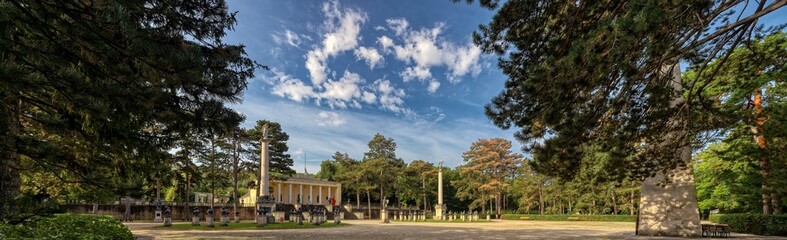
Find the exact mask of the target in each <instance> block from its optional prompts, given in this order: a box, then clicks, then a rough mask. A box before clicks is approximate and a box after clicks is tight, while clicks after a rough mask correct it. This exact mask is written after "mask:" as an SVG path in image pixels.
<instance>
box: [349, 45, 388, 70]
mask: <svg viewBox="0 0 787 240" xmlns="http://www.w3.org/2000/svg"><path fill="white" fill-rule="evenodd" d="M355 56H356V57H358V60H362V59H363V60H364V61H366V64H368V65H369V68H371V69H374V67H375V66H376V65H377V64H378V63H380V62H381V61H383V55H380V53H379V52H377V49H374V48H367V47H359V48H358V49H356V50H355Z"/></svg>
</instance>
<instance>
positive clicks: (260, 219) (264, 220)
mask: <svg viewBox="0 0 787 240" xmlns="http://www.w3.org/2000/svg"><path fill="white" fill-rule="evenodd" d="M266 225H268V216H265V215H257V227H264V226H266Z"/></svg>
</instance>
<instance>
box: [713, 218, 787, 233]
mask: <svg viewBox="0 0 787 240" xmlns="http://www.w3.org/2000/svg"><path fill="white" fill-rule="evenodd" d="M710 221H711V222H714V223H721V224H727V225H730V228H731V229H732V231H733V232H739V233H751V234H757V235H776V236H787V215H763V214H749V213H740V214H714V215H711V217H710Z"/></svg>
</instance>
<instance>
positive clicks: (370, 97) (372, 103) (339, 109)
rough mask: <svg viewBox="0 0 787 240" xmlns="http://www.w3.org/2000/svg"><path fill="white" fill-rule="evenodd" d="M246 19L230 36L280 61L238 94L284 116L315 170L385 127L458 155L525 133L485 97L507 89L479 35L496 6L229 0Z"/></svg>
mask: <svg viewBox="0 0 787 240" xmlns="http://www.w3.org/2000/svg"><path fill="white" fill-rule="evenodd" d="M229 7H230V10H231V11H238V15H237V18H238V25H237V26H236V27H235V30H234V31H232V32H230V33H229V34H228V36H227V37H226V38H225V41H227V42H229V43H241V44H244V45H246V47H247V48H246V50H247V52H248V55H249V56H250V57H251V58H252V59H254V60H256V61H257V62H259V63H260V64H263V65H267V66H269V67H271V69H272V70H271V71H262V70H261V71H258V73H257V77H255V78H254V79H253V80H251V81H250V84H249V88H248V90H247V91H246V92H245V93H244V96H243V98H244V101H243V103H241V104H239V105H234V106H232V107H233V108H235V109H236V110H238V111H240V112H241V113H243V114H245V115H246V116H247V121H246V123H244V125H243V126H244V127H247V128H248V127H252V126H253V124H254V122H255V121H256V120H258V119H269V120H273V121H277V122H279V123H281V124H282V127H283V129H284V130H285V131H286V132H287V133H288V134H289V135H290V141H289V142H288V145H289V146H290V154H291V155H292V156H293V159H294V160H295V165H294V166H293V168H295V169H296V170H297V171H299V172H302V171H303V169H304V160H305V163H306V168H307V169H308V171H309V172H310V173H314V172H316V171H317V170H319V164H320V161H322V160H325V159H329V158H330V157H331V156H332V155H333V153H334V152H336V151H340V152H346V153H348V154H350V156H351V157H353V158H356V159H360V158H362V157H363V153H364V152H365V151H366V150H367V149H368V147H367V145H366V144H367V143H368V141H369V140H370V139H371V138H372V137H373V136H374V135H375V134H376V133H381V134H383V135H385V136H386V137H391V138H393V139H394V140H395V141H396V143H397V146H398V148H397V152H396V153H397V156H398V157H401V158H402V159H404V160H405V162H410V161H412V160H415V159H422V160H425V161H429V162H434V163H436V162H439V161H441V160H442V161H445V164H446V165H447V166H450V167H453V166H456V165H458V164H460V163H461V162H462V152H464V151H466V150H467V149H469V147H470V144H471V143H472V142H473V141H475V140H477V139H481V138H494V137H499V138H506V139H509V140H512V142H514V147H513V149H512V150H513V151H515V152H520V151H521V150H520V149H521V145H519V144H518V143H516V141H514V140H513V137H512V136H513V130H509V131H503V130H501V129H499V128H497V127H495V126H494V125H492V124H491V123H490V121H489V120H488V119H487V118H486V116H485V115H484V113H483V106H484V105H485V104H486V103H488V102H489V101H490V99H491V98H492V97H493V96H495V95H497V93H499V92H500V91H501V90H502V87H503V82H504V80H505V76H504V75H502V74H501V72H500V71H499V70H498V69H497V68H496V67H495V66H496V65H495V64H496V58H495V57H494V56H491V55H484V54H482V53H481V51H480V50H479V49H478V48H477V47H475V46H474V45H473V44H472V42H471V39H470V35H471V33H472V32H473V31H474V30H476V29H477V27H478V25H479V24H482V23H487V22H489V20H490V19H491V17H492V15H493V14H494V12H491V11H488V10H485V9H482V8H480V7H478V6H477V5H474V6H469V5H466V4H453V3H451V2H450V1H447V0H446V1H424V2H416V1H357V2H355V1H352V2H347V1H341V2H339V1H324V2H322V1H229Z"/></svg>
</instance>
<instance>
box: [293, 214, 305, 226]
mask: <svg viewBox="0 0 787 240" xmlns="http://www.w3.org/2000/svg"><path fill="white" fill-rule="evenodd" d="M295 221H296V222H298V225H303V216H302V215H300V214H298V215H296V216H295Z"/></svg>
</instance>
